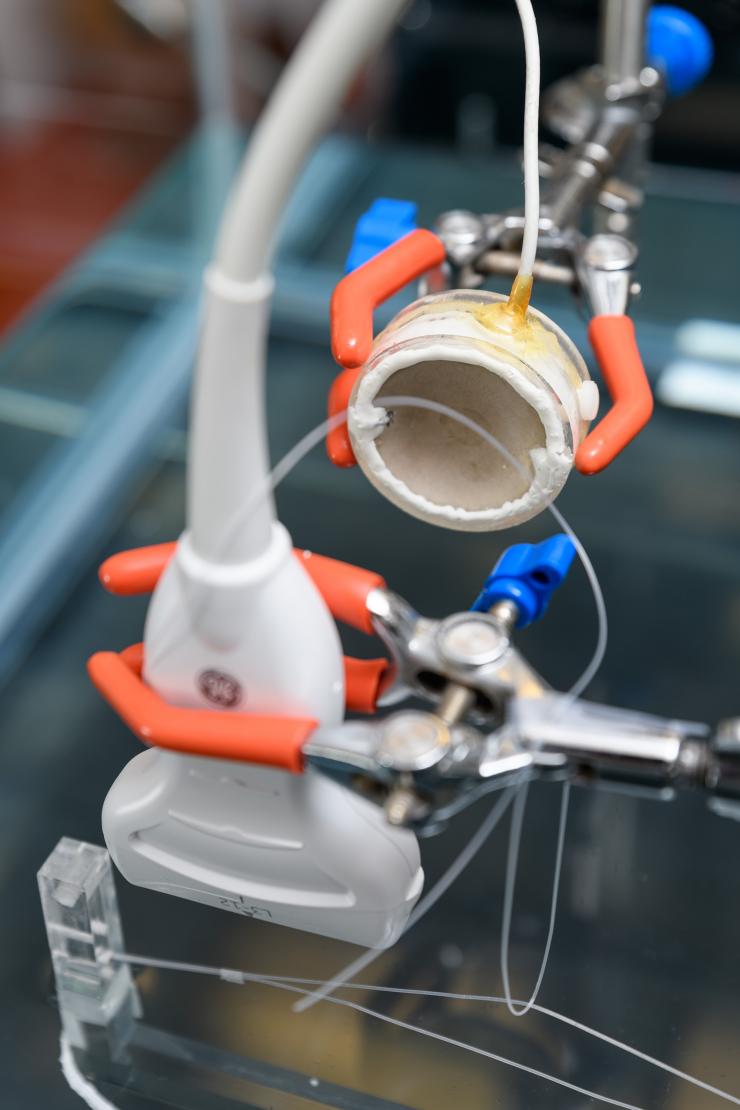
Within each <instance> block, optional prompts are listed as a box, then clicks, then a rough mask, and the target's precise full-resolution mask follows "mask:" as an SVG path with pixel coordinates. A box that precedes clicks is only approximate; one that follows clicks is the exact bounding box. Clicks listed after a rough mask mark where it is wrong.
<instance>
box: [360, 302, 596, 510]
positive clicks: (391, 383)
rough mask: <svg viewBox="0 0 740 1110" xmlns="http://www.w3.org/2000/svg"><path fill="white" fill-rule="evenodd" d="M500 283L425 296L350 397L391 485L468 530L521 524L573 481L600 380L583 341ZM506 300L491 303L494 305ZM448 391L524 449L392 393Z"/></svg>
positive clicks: (367, 468)
mask: <svg viewBox="0 0 740 1110" xmlns="http://www.w3.org/2000/svg"><path fill="white" fill-rule="evenodd" d="M505 300H506V298H504V297H501V296H500V295H499V294H496V293H489V292H469V291H467V290H466V291H459V292H453V293H447V292H445V293H438V294H434V295H432V296H429V297H424V298H422V299H421V300H418V301H415V302H414V303H413V304H412V305H410V306H409V307H408V308H406V309H405V310H404V311H403V312H401V313H399V315H398V316H397V317H396V318H395V320H394V321H393V322H392V323H391V324H390V325H389V326H388V327H387V328H386V329H385V330H384V331H383V332H381V333H380V335H379V336H378V337H377V339H376V341H375V344H374V346H373V351H372V354H371V357H370V359H369V360H368V362H367V364H366V366H365V367H364V368H363V371H362V373H361V375H360V377H359V379H358V381H357V383H356V385H355V388H354V391H353V393H352V397H351V398H350V403H349V413H348V425H349V432H350V437H351V440H352V446H353V448H354V452H355V455H356V457H357V461H358V463H359V464H360V466H361V467H362V469H363V470H364V472H365V474H366V475H367V477H368V478H369V479H370V481H371V482H372V483H373V485H375V486H376V487H377V488H378V489H379V490H380V491H381V493H383V494H384V495H385V496H386V497H387V498H388V499H389V500H390V501H392V502H393V503H394V504H396V505H398V507H399V508H401V509H403V510H404V511H406V512H408V513H410V514H411V515H412V516H416V517H420V518H421V519H422V520H426V521H428V522H429V523H432V524H437V525H442V526H443V527H446V528H454V529H458V530H461V531H489V530H493V529H498V528H507V527H510V526H512V525H514V524H520V523H521V522H522V521H525V520H528V519H530V518H531V517H533V516H536V515H537V514H538V513H540V512H541V511H542V510H543V509H544V508H546V506H547V505H548V504H549V503H550V502H551V501H553V500H554V498H555V497H556V496H557V495H558V493H559V492H560V490H561V489H562V487H563V485H564V484H565V481H566V479H567V477H568V475H569V473H570V470H571V468H572V465H573V459H574V456H575V452H576V450H577V448H578V445H579V444H580V442H581V441H582V439H583V437H584V435H585V433H586V430H587V427H588V421H589V420H591V419H593V417H594V416H595V415H596V411H597V409H598V391H597V387H596V385H595V383H594V382H592V381H591V379H590V377H589V374H588V370H587V368H586V364H585V363H584V361H583V359H582V357H581V355H580V353H579V352H578V350H577V348H576V347H575V346H574V344H573V343H572V342H571V341H570V339H568V337H567V336H566V335H565V333H564V332H562V331H561V330H560V328H558V327H557V325H555V324H554V323H553V322H552V321H551V320H549V319H548V318H547V317H546V316H544V315H543V314H542V313H540V312H537V310H536V309H532V308H530V309H529V310H528V313H527V323H526V326H524V327H522V326H519V325H518V324H516V321H515V318H513V317H511V316H509V315H507V314H504V313H501V312H500V309H501V308H502V306H503V302H504V301H505ZM493 306H495V308H494V311H493V312H491V309H492V307H493ZM384 396H385V397H397V396H407V397H412V398H419V399H422V400H427V401H431V402H437V403H442V404H445V405H447V406H449V407H450V408H451V409H454V410H455V411H456V412H459V413H462V414H463V415H464V416H466V417H468V418H469V419H470V420H472V421H474V422H475V423H476V424H478V425H480V426H481V427H482V428H484V429H485V430H486V431H488V432H490V433H491V434H492V435H493V436H494V437H495V438H496V439H497V440H498V441H499V442H500V443H501V444H502V445H503V446H504V448H505V449H506V451H507V452H508V453H509V455H510V456H511V457H512V458H513V459H514V460H515V463H516V465H513V464H512V462H511V460H510V459H507V458H506V457H504V456H503V455H502V453H501V452H500V451H498V450H496V449H495V448H494V447H493V446H492V445H491V444H488V443H486V442H485V441H484V440H483V439H482V438H481V436H480V435H479V434H478V433H476V432H475V431H474V430H472V429H470V428H466V427H464V426H462V425H460V424H459V423H458V422H457V421H455V420H453V419H452V418H451V417H448V416H444V415H442V414H440V413H438V412H434V411H429V410H428V409H423V408H418V409H416V408H408V407H400V406H399V407H396V408H393V406H392V405H391V406H390V408H391V410H392V413H391V414H390V418H389V413H388V411H387V410H386V408H385V407H384V406H383V397H384Z"/></svg>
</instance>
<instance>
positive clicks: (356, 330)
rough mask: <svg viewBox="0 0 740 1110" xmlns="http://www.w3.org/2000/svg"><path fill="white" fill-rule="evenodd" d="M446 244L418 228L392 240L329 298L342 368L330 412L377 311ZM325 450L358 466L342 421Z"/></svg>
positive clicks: (361, 359) (341, 404)
mask: <svg viewBox="0 0 740 1110" xmlns="http://www.w3.org/2000/svg"><path fill="white" fill-rule="evenodd" d="M445 257H446V255H445V248H444V245H443V244H442V242H441V240H440V239H438V238H437V236H436V235H434V234H433V233H432V232H431V231H426V230H425V229H424V228H418V229H417V230H416V231H411V232H409V234H408V235H404V237H403V238H402V239H399V240H398V242H397V243H392V244H391V246H390V247H386V249H385V250H383V251H381V252H380V254H376V255H375V257H374V258H371V259H370V260H369V261H368V262H365V263H364V265H362V266H358V267H357V269H356V270H353V271H352V273H351V274H347V276H346V277H344V278H342V280H341V281H340V282H339V284H338V285H337V287H336V289H335V290H334V295H333V296H332V299H331V347H332V353H333V355H334V358H335V359H336V361H337V362H338V363H339V365H340V366H343V367H344V371H343V373H341V374H340V375H339V376H338V378H337V379H336V380H335V382H334V385H333V386H332V388H331V392H330V393H329V416H330V417H333V416H338V415H339V414H340V413H342V412H344V411H345V409H346V408H347V405H348V403H349V398H350V394H351V393H352V390H353V388H354V384H355V382H356V381H357V378H358V376H359V372H360V367H362V366H363V365H364V364H365V363H366V362H367V359H368V357H369V355H370V350H371V348H372V345H373V311H374V309H376V308H377V307H378V305H380V304H382V303H383V301H387V300H388V298H389V297H392V296H393V294H394V293H398V292H399V290H401V289H403V287H404V285H407V284H408V283H409V282H410V281H413V280H414V279H415V278H419V277H421V276H422V274H425V273H427V271H429V270H433V269H435V268H436V267H437V266H441V265H442V263H443V262H444V260H445ZM326 449H327V452H328V454H329V458H330V459H331V461H332V462H333V463H334V465H335V466H354V465H355V462H356V459H355V455H354V451H353V450H352V444H351V443H350V439H349V434H348V432H347V424H346V422H343V423H341V424H339V425H338V426H337V427H336V428H332V429H331V431H330V432H329V434H328V435H327V437H326Z"/></svg>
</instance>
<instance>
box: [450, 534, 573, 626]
mask: <svg viewBox="0 0 740 1110" xmlns="http://www.w3.org/2000/svg"><path fill="white" fill-rule="evenodd" d="M575 553H576V549H575V546H574V544H573V541H572V540H571V539H570V538H569V537H568V536H566V535H565V534H564V533H562V532H561V533H558V534H557V535H555V536H551V537H550V539H549V540H543V542H542V543H537V544H533V543H518V544H515V545H514V546H513V547H510V548H508V550H507V551H505V552H504V553H503V555H502V556H501V558H500V559H499V561H498V562H497V563H496V566H495V567H494V568H493V570H492V571H491V573H490V574H489V575H488V578H487V579H486V581H485V585H484V586H483V589H482V590H481V592H480V594H479V595H478V597H477V598H476V599H475V602H474V604H473V605H472V606H471V608H472V609H473V610H474V611H476V612H479V613H487V612H488V610H489V609H490V608H491V606H492V605H495V604H496V602H497V601H513V602H514V604H515V605H516V607H517V609H518V610H519V618H518V620H517V622H516V627H517V628H526V626H527V625H528V624H532V622H533V621H536V620H539V619H540V617H541V616H543V615H544V613H545V610H546V609H547V606H548V604H549V601H550V598H551V597H552V595H553V593H554V591H555V590H556V589H557V588H558V586H559V585H560V584H561V582H562V581H563V580H564V578H565V576H566V574H567V573H568V571H569V570H570V565H571V563H572V562H573V557H574V555H575Z"/></svg>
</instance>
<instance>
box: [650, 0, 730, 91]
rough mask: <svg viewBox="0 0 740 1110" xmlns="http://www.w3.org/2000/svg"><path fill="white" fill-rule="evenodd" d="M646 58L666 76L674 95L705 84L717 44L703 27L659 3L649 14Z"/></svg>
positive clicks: (694, 19)
mask: <svg viewBox="0 0 740 1110" xmlns="http://www.w3.org/2000/svg"><path fill="white" fill-rule="evenodd" d="M647 56H648V59H649V61H650V65H652V66H654V67H655V68H656V69H659V70H661V71H662V72H663V73H664V74H665V79H666V85H667V88H668V92H669V93H670V94H671V96H681V95H682V93H685V92H688V91H689V90H690V89H693V88H694V86H695V85H698V84H699V82H700V81H703V80H704V78H705V77H706V75H707V73H709V70H710V69H711V67H712V61H713V59H714V44H713V43H712V39H711V37H710V35H709V32H708V31H707V29H706V27H705V26H704V24H703V23H702V22H701V20H700V19H697V18H696V16H695V15H692V14H691V12H686V11H684V10H683V8H676V7H674V5H673V4H657V5H655V7H653V8H651V9H650V14H649V15H648V37H647Z"/></svg>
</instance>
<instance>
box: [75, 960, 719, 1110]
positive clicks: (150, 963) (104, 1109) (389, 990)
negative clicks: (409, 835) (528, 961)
mask: <svg viewBox="0 0 740 1110" xmlns="http://www.w3.org/2000/svg"><path fill="white" fill-rule="evenodd" d="M112 956H113V958H114V959H115V960H118V961H119V962H121V963H127V964H131V965H134V966H138V967H151V968H155V969H159V970H163V971H174V972H185V973H188V974H196V975H206V976H209V977H212V978H217V979H221V980H223V981H224V982H227V983H232V984H235V985H247V984H258V985H261V986H268V987H274V988H276V989H279V990H287V991H291V992H293V993H297V994H305V993H306V991H305V990H304V989H303V988H306V987H310V986H313V985H315V984H316V983H319V982H320V981H321V980H318V979H308V978H299V977H297V976H292V975H291V976H289V975H267V974H263V973H258V972H251V971H243V970H241V969H236V968H220V967H213V966H209V965H207V964H193V963H187V962H184V961H179V960H167V959H159V958H157V957H150V956H140V955H137V954H132V953H124V952H120V953H119V952H115V953H112ZM343 989H344V990H352V991H369V992H372V993H378V994H391V995H401V996H404V997H413V998H440V999H447V1000H449V1001H460V1002H480V1003H482V1004H489V1005H504V1004H505V1003H506V999H505V998H503V997H501V996H500V995H490V994H468V993H462V992H460V993H456V992H453V991H434V990H416V989H414V988H409V987H388V986H380V985H377V984H374V983H351V984H345V985H344V987H343ZM324 1001H326V1002H328V1003H329V1004H330V1005H338V1006H346V1007H349V1008H350V1009H353V1010H356V1011H358V1012H359V1013H361V1014H364V1015H366V1016H368V1017H371V1018H377V1019H378V1020H379V1021H385V1022H387V1023H389V1024H391V1025H394V1026H397V1027H399V1028H402V1029H406V1030H408V1031H409V1032H414V1033H418V1034H421V1035H422V1036H427V1037H432V1038H434V1039H435V1040H439V1041H442V1042H444V1043H446V1044H450V1045H452V1046H453V1047H456V1048H461V1049H463V1050H464V1051H468V1052H473V1053H476V1054H478V1055H482V1056H486V1057H488V1058H490V1059H493V1060H495V1061H497V1062H498V1063H502V1064H504V1065H506V1066H509V1067H514V1068H517V1069H519V1070H521V1071H525V1072H527V1073H529V1074H531V1075H534V1076H536V1077H537V1078H540V1079H544V1080H546V1081H547V1082H552V1083H555V1084H556V1085H558V1086H561V1087H565V1088H566V1089H568V1090H572V1091H574V1092H576V1093H578V1094H582V1095H585V1096H586V1097H588V1098H592V1099H595V1100H596V1101H598V1102H602V1103H606V1104H607V1105H610V1106H617V1107H623V1108H625V1110H643V1108H640V1107H637V1106H635V1105H634V1104H633V1103H629V1102H624V1101H621V1100H619V1099H615V1098H610V1097H609V1096H607V1095H604V1094H601V1093H599V1092H597V1091H591V1090H588V1089H587V1088H585V1087H580V1086H577V1085H576V1084H573V1083H570V1082H568V1081H567V1080H563V1079H561V1078H560V1077H558V1076H553V1075H550V1074H549V1073H547V1072H543V1071H540V1070H539V1069H536V1068H531V1067H529V1066H527V1065H524V1064H519V1063H518V1062H517V1061H514V1060H510V1059H509V1058H508V1057H505V1056H501V1055H499V1054H497V1053H492V1052H488V1051H487V1050H485V1049H481V1048H478V1047H477V1046H476V1045H470V1044H468V1043H467V1042H464V1041H459V1040H456V1039H454V1038H452V1037H446V1036H444V1035H442V1034H440V1033H435V1032H432V1031H431V1030H428V1029H424V1028H422V1027H421V1026H418V1025H413V1024H412V1023H410V1022H404V1021H400V1020H399V1019H397V1018H393V1017H391V1016H390V1015H387V1014H383V1013H380V1012H379V1011H377V1010H372V1009H369V1008H368V1007H366V1006H361V1005H359V1004H358V1003H355V1002H352V1001H350V1000H349V999H340V998H326V999H324ZM514 1001H515V1003H516V1005H519V1006H524V1005H526V1002H524V1001H523V1000H521V999H515V1000H514ZM531 1009H532V1010H534V1011H536V1012H537V1013H539V1014H541V1015H542V1016H543V1017H547V1018H550V1019H552V1020H553V1021H556V1022H559V1023H561V1024H564V1025H566V1026H568V1027H569V1028H572V1029H575V1030H577V1031H578V1032H580V1033H583V1034H584V1035H585V1036H588V1037H592V1038H594V1039H595V1040H598V1041H600V1042H602V1043H603V1044H606V1045H609V1046H610V1047H611V1048H616V1049H617V1050H618V1051H620V1052H624V1053H625V1054H627V1055H629V1056H632V1057H634V1058H635V1059H637V1060H640V1061H642V1062H643V1063H645V1064H648V1065H649V1066H650V1067H654V1068H657V1069H658V1070H660V1071H663V1072H665V1073H666V1074H667V1075H670V1076H673V1077H674V1078H675V1079H679V1080H681V1081H682V1082H684V1083H688V1084H690V1085H691V1086H693V1087H695V1088H697V1089H698V1090H701V1091H705V1092H706V1093H707V1094H710V1095H714V1096H716V1097H717V1098H719V1099H722V1100H724V1101H725V1102H729V1103H731V1104H732V1105H734V1106H740V1098H738V1097H737V1096H735V1095H733V1094H731V1093H730V1092H729V1091H724V1090H722V1088H720V1087H715V1086H714V1085H713V1084H711V1083H707V1082H705V1081H704V1080H703V1079H699V1078H698V1077H697V1076H694V1075H691V1074H690V1073H689V1072H685V1071H682V1070H681V1069H680V1068H675V1067H673V1066H672V1065H671V1064H667V1063H665V1062H664V1061H662V1060H658V1059H657V1058H656V1057H655V1056H650V1055H649V1054H648V1053H646V1052H642V1051H641V1050H640V1049H638V1048H634V1047H633V1046H632V1045H629V1044H626V1043H625V1042H624V1041H619V1040H617V1039H616V1038H615V1037H610V1036H609V1035H608V1034H607V1033H602V1032H600V1031H599V1030H598V1029H593V1028H592V1027H591V1026H588V1025H585V1024H584V1023H583V1022H580V1021H576V1020H575V1019H574V1018H571V1017H568V1016H567V1015H565V1014H562V1013H559V1012H558V1011H557V1010H551V1009H548V1008H547V1007H546V1006H540V1005H538V1004H536V1003H534V1004H533V1005H532V1007H531ZM62 1045H63V1058H64V1055H65V1054H66V1055H67V1056H68V1058H69V1057H71V1052H70V1049H69V1046H68V1045H67V1044H66V1042H65V1041H64V1039H62ZM74 1070H75V1072H76V1075H77V1076H79V1077H80V1080H81V1085H85V1086H86V1087H87V1088H90V1089H91V1090H92V1091H93V1093H94V1094H95V1095H98V1096H99V1098H100V1099H101V1101H90V1102H89V1103H88V1105H90V1106H91V1107H94V1110H109V1108H110V1107H111V1106H112V1104H111V1103H109V1102H108V1101H107V1099H104V1098H103V1096H100V1095H99V1093H98V1092H96V1091H95V1089H94V1088H91V1085H90V1084H89V1083H88V1081H87V1080H85V1079H84V1077H82V1076H81V1074H80V1072H79V1069H78V1068H77V1066H76V1064H75V1065H74ZM75 1089H77V1088H75ZM78 1093H80V1094H81V1097H83V1098H85V1094H82V1093H81V1092H80V1091H78ZM86 1101H87V1100H86ZM114 1110H115V1108H114Z"/></svg>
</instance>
